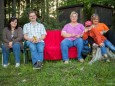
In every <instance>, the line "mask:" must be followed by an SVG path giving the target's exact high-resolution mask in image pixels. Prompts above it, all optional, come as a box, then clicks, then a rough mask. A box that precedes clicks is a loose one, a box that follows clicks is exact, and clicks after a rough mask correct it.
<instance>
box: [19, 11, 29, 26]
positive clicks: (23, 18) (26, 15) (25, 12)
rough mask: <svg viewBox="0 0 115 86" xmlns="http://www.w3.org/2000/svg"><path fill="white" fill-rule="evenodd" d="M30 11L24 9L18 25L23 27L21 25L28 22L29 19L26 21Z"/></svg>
mask: <svg viewBox="0 0 115 86" xmlns="http://www.w3.org/2000/svg"><path fill="white" fill-rule="evenodd" d="M29 10H30V9H25V10H24V12H23V14H22V15H21V17H20V18H19V23H20V25H21V26H22V27H23V25H24V24H25V23H27V22H29V19H28V12H29Z"/></svg>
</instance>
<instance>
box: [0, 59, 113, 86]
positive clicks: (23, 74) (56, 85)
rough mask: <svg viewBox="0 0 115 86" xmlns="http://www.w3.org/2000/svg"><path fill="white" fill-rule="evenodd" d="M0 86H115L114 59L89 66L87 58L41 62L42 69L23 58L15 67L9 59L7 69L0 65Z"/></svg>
mask: <svg viewBox="0 0 115 86" xmlns="http://www.w3.org/2000/svg"><path fill="white" fill-rule="evenodd" d="M0 63H1V59H0ZM0 86H115V60H113V61H111V62H110V63H106V62H102V61H99V62H95V63H94V64H92V65H88V60H87V61H86V62H85V63H79V62H78V61H76V60H71V63H69V64H63V62H62V61H45V62H44V65H43V68H42V69H40V70H33V68H32V64H31V62H29V63H28V64H23V61H21V66H20V67H19V68H15V65H14V59H13V61H12V62H11V64H10V65H9V66H8V67H7V68H3V67H2V66H1V65H0Z"/></svg>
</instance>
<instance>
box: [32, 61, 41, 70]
mask: <svg viewBox="0 0 115 86" xmlns="http://www.w3.org/2000/svg"><path fill="white" fill-rule="evenodd" d="M41 67H42V62H39V61H38V62H36V64H35V65H34V67H33V69H41Z"/></svg>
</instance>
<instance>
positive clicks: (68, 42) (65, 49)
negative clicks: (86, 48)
mask: <svg viewBox="0 0 115 86" xmlns="http://www.w3.org/2000/svg"><path fill="white" fill-rule="evenodd" d="M72 46H73V42H72V41H71V40H68V39H64V40H63V41H62V42H61V52H62V59H63V61H68V60H69V57H68V48H69V47H72Z"/></svg>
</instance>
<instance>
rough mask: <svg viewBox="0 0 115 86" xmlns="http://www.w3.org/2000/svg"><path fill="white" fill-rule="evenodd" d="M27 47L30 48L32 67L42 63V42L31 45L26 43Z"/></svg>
mask: <svg viewBox="0 0 115 86" xmlns="http://www.w3.org/2000/svg"><path fill="white" fill-rule="evenodd" d="M26 43H27V46H28V47H29V48H30V52H31V57H32V63H33V65H34V64H35V63H36V62H37V61H40V62H43V51H44V42H38V43H32V42H30V41H27V42H26Z"/></svg>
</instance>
